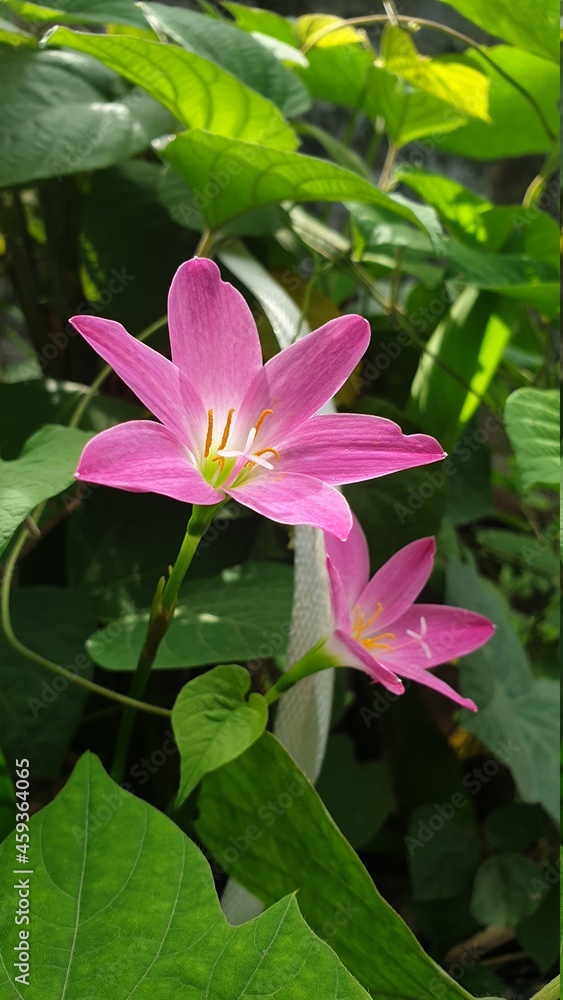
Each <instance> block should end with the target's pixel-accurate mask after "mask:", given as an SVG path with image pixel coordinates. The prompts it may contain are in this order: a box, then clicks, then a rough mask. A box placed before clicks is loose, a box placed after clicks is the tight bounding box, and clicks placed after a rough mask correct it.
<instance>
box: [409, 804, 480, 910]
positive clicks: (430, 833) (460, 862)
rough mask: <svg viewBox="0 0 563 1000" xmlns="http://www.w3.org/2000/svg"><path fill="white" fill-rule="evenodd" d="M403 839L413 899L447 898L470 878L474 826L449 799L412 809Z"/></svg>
mask: <svg viewBox="0 0 563 1000" xmlns="http://www.w3.org/2000/svg"><path fill="white" fill-rule="evenodd" d="M405 843H406V845H407V850H408V864H409V871H410V875H411V879H412V886H413V893H414V898H415V899H416V900H421V901H430V900H433V899H451V898H452V896H457V895H458V893H460V892H462V891H463V889H465V888H466V886H467V885H468V884H469V883H470V882H471V880H472V878H473V875H474V873H475V870H476V868H477V865H478V863H479V850H478V842H477V836H476V833H475V830H474V828H473V827H471V826H468V825H467V824H466V823H465V822H464V821H463V819H462V818H460V817H459V816H458V817H456V810H455V808H454V805H453V804H452V802H446V803H443V804H441V803H435V804H434V805H426V806H421V807H420V809H416V810H415V811H414V812H413V814H412V816H411V820H410V824H409V829H408V834H407V837H406V838H405Z"/></svg>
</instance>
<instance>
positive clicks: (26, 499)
mask: <svg viewBox="0 0 563 1000" xmlns="http://www.w3.org/2000/svg"><path fill="white" fill-rule="evenodd" d="M91 436H92V435H91V434H89V433H87V432H86V431H79V430H76V429H75V428H72V429H71V428H69V427H57V426H56V425H51V424H45V425H44V426H43V427H42V428H41V429H40V430H38V431H36V433H35V434H33V435H32V437H30V438H29V439H28V441H27V442H26V444H25V446H24V448H23V451H22V453H21V455H20V457H19V458H16V459H14V460H13V461H12V462H4V461H3V460H2V459H0V468H1V469H2V479H1V481H0V505H1V513H0V553H2V552H3V551H4V549H5V548H6V546H7V544H8V542H9V541H10V539H11V537H12V535H13V534H14V532H15V531H16V530H17V528H18V527H19V525H20V524H21V522H22V521H23V520H24V518H26V517H27V516H28V514H30V513H31V511H32V510H33V508H34V507H36V506H37V504H39V503H41V501H42V500H47V499H48V498H49V497H52V496H54V495H55V494H56V493H60V492H61V490H64V489H66V488H67V487H68V486H70V485H71V484H72V482H73V479H74V473H75V470H76V466H77V464H78V459H79V457H80V453H81V451H82V449H83V448H84V445H85V444H86V442H87V441H88V439H89V438H90V437H91Z"/></svg>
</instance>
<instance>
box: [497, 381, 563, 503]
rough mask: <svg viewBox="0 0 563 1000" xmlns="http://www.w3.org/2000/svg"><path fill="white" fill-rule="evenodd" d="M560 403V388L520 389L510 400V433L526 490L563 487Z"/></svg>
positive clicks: (506, 415)
mask: <svg viewBox="0 0 563 1000" xmlns="http://www.w3.org/2000/svg"><path fill="white" fill-rule="evenodd" d="M559 404H560V398H559V392H558V391H557V389H516V391H515V392H513V393H511V395H510V396H509V397H508V399H507V401H506V406H505V408H504V419H505V423H506V432H507V434H508V436H509V438H510V443H511V444H512V447H513V449H514V453H515V455H516V464H517V466H518V472H519V474H520V482H521V485H522V489H523V490H529V489H531V487H532V486H536V485H539V486H554V487H556V488H557V489H558V488H559V483H560V457H559V440H560V434H561V432H560V420H559Z"/></svg>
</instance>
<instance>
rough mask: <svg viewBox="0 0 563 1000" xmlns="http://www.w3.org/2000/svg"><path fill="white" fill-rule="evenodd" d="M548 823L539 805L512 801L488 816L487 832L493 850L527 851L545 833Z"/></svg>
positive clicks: (486, 822) (486, 821)
mask: <svg viewBox="0 0 563 1000" xmlns="http://www.w3.org/2000/svg"><path fill="white" fill-rule="evenodd" d="M546 825H547V823H546V817H545V813H544V812H543V810H542V809H540V807H539V806H533V805H529V804H528V803H526V802H511V803H510V805H508V806H501V807H500V808H499V809H495V810H494V811H493V812H492V813H490V814H489V815H488V816H487V819H486V820H485V833H486V835H487V840H488V842H489V844H490V846H491V849H492V850H493V851H504V852H510V851H526V850H527V849H528V848H529V847H531V845H532V844H534V843H535V842H536V841H537V840H539V839H540V837H541V836H542V834H543V833H545V830H546Z"/></svg>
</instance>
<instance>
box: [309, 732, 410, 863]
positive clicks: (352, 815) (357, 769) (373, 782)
mask: <svg viewBox="0 0 563 1000" xmlns="http://www.w3.org/2000/svg"><path fill="white" fill-rule="evenodd" d="M316 789H317V792H318V794H319V795H320V797H321V799H322V800H323V803H324V805H325V806H326V808H327V809H328V811H329V813H330V815H331V816H332V818H333V819H334V822H335V823H336V825H337V826H338V828H339V829H340V830H341V831H342V833H343V834H344V836H345V837H346V839H347V840H348V841H349V843H350V844H351V845H352V847H355V848H359V847H363V846H364V845H365V844H366V843H367V842H368V841H369V840H370V838H371V837H373V835H374V834H375V833H376V832H377V830H378V829H379V828H380V826H382V824H383V823H384V821H385V819H386V818H387V816H388V814H389V810H390V807H391V776H390V774H389V770H388V768H387V766H386V764H384V763H383V761H380V760H367V761H362V762H361V763H360V761H358V760H357V759H356V757H355V755H354V748H353V745H352V741H351V740H350V738H349V737H348V736H346V735H345V734H344V733H336V734H334V735H333V736H330V737H329V740H328V744H327V749H326V754H325V757H324V760H323V767H322V771H321V773H320V775H319V779H318V781H317V782H316Z"/></svg>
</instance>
